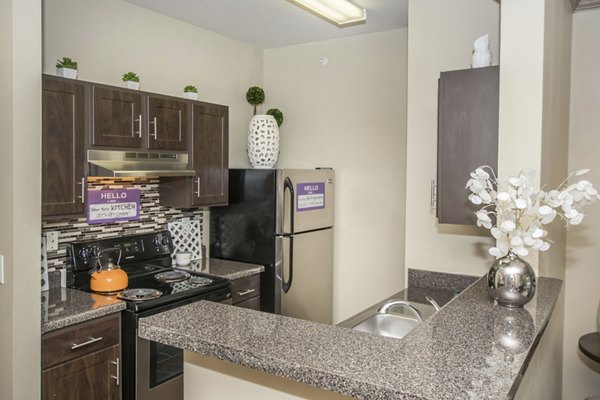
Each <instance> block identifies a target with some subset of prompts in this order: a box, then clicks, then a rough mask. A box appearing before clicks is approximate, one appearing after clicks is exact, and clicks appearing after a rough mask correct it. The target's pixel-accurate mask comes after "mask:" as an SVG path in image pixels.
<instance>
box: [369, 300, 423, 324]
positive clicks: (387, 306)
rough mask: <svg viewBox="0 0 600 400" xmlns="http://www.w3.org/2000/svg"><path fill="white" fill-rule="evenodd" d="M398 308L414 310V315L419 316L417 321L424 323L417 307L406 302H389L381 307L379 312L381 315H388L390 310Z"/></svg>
mask: <svg viewBox="0 0 600 400" xmlns="http://www.w3.org/2000/svg"><path fill="white" fill-rule="evenodd" d="M396 306H402V307H406V308H408V309H409V310H412V311H413V313H414V314H415V315H416V316H417V319H418V320H419V322H423V317H422V316H421V312H420V311H419V310H418V309H417V308H416V307H415V306H413V305H412V304H410V303H409V302H408V301H404V300H389V301H387V302H386V303H385V304H384V305H382V306H381V307H379V309H378V310H377V312H378V313H379V314H387V313H388V312H389V311H390V309H392V308H393V307H396Z"/></svg>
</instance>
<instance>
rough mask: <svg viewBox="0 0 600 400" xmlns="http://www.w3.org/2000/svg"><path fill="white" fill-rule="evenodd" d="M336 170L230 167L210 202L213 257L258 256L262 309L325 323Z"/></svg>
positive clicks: (330, 297) (327, 320) (328, 304)
mask: <svg viewBox="0 0 600 400" xmlns="http://www.w3.org/2000/svg"><path fill="white" fill-rule="evenodd" d="M333 211H334V171H333V170H331V169H316V170H295V169H279V170H260V169H231V170H229V205H228V206H226V207H215V208H211V210H210V252H211V257H217V258H224V259H229V260H235V261H243V262H249V263H255V264H263V265H264V266H265V272H264V273H262V274H261V296H260V298H261V310H263V311H268V312H273V313H277V314H283V315H288V316H292V317H296V318H301V319H306V320H311V321H316V322H322V323H331V322H332V302H333V293H332V292H333V287H332V281H333Z"/></svg>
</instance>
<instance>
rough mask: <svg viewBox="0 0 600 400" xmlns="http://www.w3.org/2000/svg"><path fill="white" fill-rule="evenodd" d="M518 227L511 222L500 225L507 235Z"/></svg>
mask: <svg viewBox="0 0 600 400" xmlns="http://www.w3.org/2000/svg"><path fill="white" fill-rule="evenodd" d="M516 227H517V225H516V224H515V223H514V222H513V221H511V220H507V221H504V222H502V224H501V225H500V229H501V230H502V232H505V233H508V232H512V231H514V230H515V228H516Z"/></svg>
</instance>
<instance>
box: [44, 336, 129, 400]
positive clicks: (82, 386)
mask: <svg viewBox="0 0 600 400" xmlns="http://www.w3.org/2000/svg"><path fill="white" fill-rule="evenodd" d="M118 357H119V346H113V347H109V348H107V349H106V350H102V351H98V352H96V353H93V354H90V355H88V356H85V357H80V358H77V359H75V360H73V361H71V362H68V363H66V364H61V365H59V366H57V367H54V368H50V369H48V370H45V371H44V372H43V373H42V384H43V395H42V399H44V400H50V399H57V400H84V399H85V400H118V399H120V390H119V388H120V386H119V384H120V382H118V380H119V376H120V371H118V369H119V367H120V365H119V359H118Z"/></svg>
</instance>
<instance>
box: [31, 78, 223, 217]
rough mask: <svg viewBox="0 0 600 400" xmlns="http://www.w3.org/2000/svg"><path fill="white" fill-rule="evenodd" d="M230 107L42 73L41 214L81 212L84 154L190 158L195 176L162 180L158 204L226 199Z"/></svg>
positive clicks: (198, 203)
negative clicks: (98, 151)
mask: <svg viewBox="0 0 600 400" xmlns="http://www.w3.org/2000/svg"><path fill="white" fill-rule="evenodd" d="M228 112H229V111H228V108H227V107H226V106H221V105H216V104H209V103H203V102H199V101H191V100H185V99H179V98H176V97H170V96H163V95H160V94H154V93H146V92H140V91H136V90H129V89H125V88H118V87H112V86H106V85H99V84H95V83H91V82H83V81H77V80H71V79H65V78H59V77H55V76H49V75H44V76H43V98H42V114H43V115H42V119H43V120H42V142H43V147H42V165H43V171H42V203H43V206H42V215H43V216H45V217H46V216H66V215H82V214H83V213H84V211H85V189H86V188H85V178H86V171H87V170H88V167H87V159H86V151H87V150H88V149H105V150H140V151H144V152H150V153H152V152H159V151H160V152H164V151H168V152H178V153H188V154H189V159H190V167H191V168H193V169H194V170H195V171H196V176H195V177H193V178H189V177H184V178H162V179H161V185H160V192H161V199H160V202H161V204H164V205H167V206H172V207H182V208H184V207H185V208H190V207H198V206H211V205H224V204H227V202H228V177H229V175H228V168H229V164H228V152H229V149H228V137H229V123H228V121H229V120H228V115H229V114H228Z"/></svg>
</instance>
